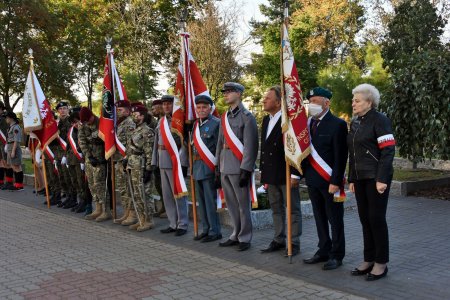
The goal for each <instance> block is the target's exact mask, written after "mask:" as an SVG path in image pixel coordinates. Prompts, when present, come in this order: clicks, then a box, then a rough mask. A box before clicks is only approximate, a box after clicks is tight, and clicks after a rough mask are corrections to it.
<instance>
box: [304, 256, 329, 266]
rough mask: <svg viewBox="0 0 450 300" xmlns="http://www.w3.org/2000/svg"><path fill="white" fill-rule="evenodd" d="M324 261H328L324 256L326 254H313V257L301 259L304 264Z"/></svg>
mask: <svg viewBox="0 0 450 300" xmlns="http://www.w3.org/2000/svg"><path fill="white" fill-rule="evenodd" d="M325 261H328V257H326V256H320V255H318V254H314V256H313V257H311V258H308V259H304V260H303V262H304V263H305V264H309V265H312V264H317V263H320V262H325Z"/></svg>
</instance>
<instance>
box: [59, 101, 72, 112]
mask: <svg viewBox="0 0 450 300" xmlns="http://www.w3.org/2000/svg"><path fill="white" fill-rule="evenodd" d="M64 106H65V107H69V103H67V102H66V101H61V102H59V103H58V104H56V109H57V110H58V109H60V108H61V107H64Z"/></svg>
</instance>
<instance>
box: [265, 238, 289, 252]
mask: <svg viewBox="0 0 450 300" xmlns="http://www.w3.org/2000/svg"><path fill="white" fill-rule="evenodd" d="M284 248H286V244H281V243H278V242H275V241H271V242H270V245H269V247H267V248H266V249H263V250H261V253H270V252H275V251H278V250H282V249H284Z"/></svg>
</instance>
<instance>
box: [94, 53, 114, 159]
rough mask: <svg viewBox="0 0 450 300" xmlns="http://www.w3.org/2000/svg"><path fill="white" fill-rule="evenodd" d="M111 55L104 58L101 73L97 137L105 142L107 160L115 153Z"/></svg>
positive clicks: (108, 54)
mask: <svg viewBox="0 0 450 300" xmlns="http://www.w3.org/2000/svg"><path fill="white" fill-rule="evenodd" d="M111 55H112V54H111V53H110V52H109V51H108V53H107V54H106V58H105V69H104V71H103V74H104V75H103V91H102V110H101V114H100V124H99V130H98V131H99V132H98V136H99V137H100V138H101V139H102V140H103V141H104V142H105V159H109V158H110V157H111V155H113V154H114V152H115V151H116V143H115V133H114V131H115V130H114V118H115V116H114V115H115V107H114V95H113V93H114V85H113V76H114V75H113V74H111V73H112V72H111V70H112V69H111V63H110V57H111Z"/></svg>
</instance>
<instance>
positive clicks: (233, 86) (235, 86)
mask: <svg viewBox="0 0 450 300" xmlns="http://www.w3.org/2000/svg"><path fill="white" fill-rule="evenodd" d="M229 90H234V91H237V92H240V93H243V92H244V90H245V88H244V86H243V85H242V84H240V83H237V82H226V83H225V84H224V85H223V88H222V93H223V92H225V91H229Z"/></svg>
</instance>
